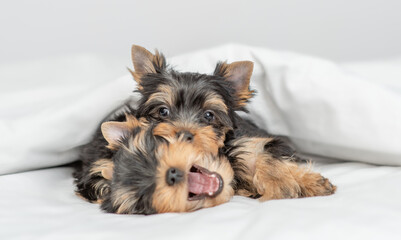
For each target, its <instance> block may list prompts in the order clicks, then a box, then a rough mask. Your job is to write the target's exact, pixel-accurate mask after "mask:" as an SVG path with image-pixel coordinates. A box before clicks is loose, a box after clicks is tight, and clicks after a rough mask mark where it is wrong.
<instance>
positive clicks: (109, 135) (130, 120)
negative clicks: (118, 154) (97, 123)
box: [100, 115, 140, 150]
mask: <svg viewBox="0 0 401 240" xmlns="http://www.w3.org/2000/svg"><path fill="white" fill-rule="evenodd" d="M139 126H140V122H139V121H138V120H137V119H136V118H135V117H133V116H131V115H126V121H125V122H114V121H111V122H104V123H102V125H101V127H100V129H101V131H102V134H103V137H104V139H106V141H107V142H108V143H109V145H108V146H107V147H108V148H110V149H112V150H117V149H118V148H119V147H120V146H121V144H122V143H121V141H122V139H124V137H127V136H129V135H130V134H131V132H132V131H133V129H134V128H136V127H139Z"/></svg>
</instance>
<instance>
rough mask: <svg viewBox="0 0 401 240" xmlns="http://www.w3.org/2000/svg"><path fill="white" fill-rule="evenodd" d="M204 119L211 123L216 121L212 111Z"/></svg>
mask: <svg viewBox="0 0 401 240" xmlns="http://www.w3.org/2000/svg"><path fill="white" fill-rule="evenodd" d="M203 117H204V118H205V119H206V120H207V121H208V122H211V121H213V120H214V114H213V113H212V112H211V111H206V112H205V113H204V115H203Z"/></svg>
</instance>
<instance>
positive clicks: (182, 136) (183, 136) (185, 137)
mask: <svg viewBox="0 0 401 240" xmlns="http://www.w3.org/2000/svg"><path fill="white" fill-rule="evenodd" d="M177 138H178V139H179V140H181V141H183V142H192V141H193V140H194V135H193V134H192V133H190V132H188V131H181V132H178V133H177Z"/></svg>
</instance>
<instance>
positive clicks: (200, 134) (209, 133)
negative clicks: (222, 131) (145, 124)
mask: <svg viewBox="0 0 401 240" xmlns="http://www.w3.org/2000/svg"><path fill="white" fill-rule="evenodd" d="M176 125H178V126H176ZM182 131H188V132H190V133H192V135H193V136H194V139H193V141H192V144H193V146H194V148H196V149H197V150H198V151H199V152H208V153H211V154H214V155H216V154H217V152H218V149H219V148H220V147H222V146H223V145H224V135H223V136H222V137H221V138H219V137H217V135H216V133H215V132H214V131H213V127H212V126H206V127H197V126H195V125H191V124H185V125H184V124H182V123H160V124H158V125H157V126H156V127H155V129H154V130H153V134H154V135H155V136H160V137H163V138H164V139H166V140H167V141H168V142H170V143H175V142H177V141H182V139H179V138H177V133H179V132H182Z"/></svg>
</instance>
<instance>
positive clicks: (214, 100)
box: [203, 93, 228, 114]
mask: <svg viewBox="0 0 401 240" xmlns="http://www.w3.org/2000/svg"><path fill="white" fill-rule="evenodd" d="M203 109H217V110H220V111H222V112H224V113H226V114H227V113H228V111H227V109H228V108H227V105H226V104H225V103H224V101H223V99H222V98H221V96H220V95H218V94H216V93H211V94H209V95H208V97H207V98H206V101H205V103H204V104H203Z"/></svg>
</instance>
